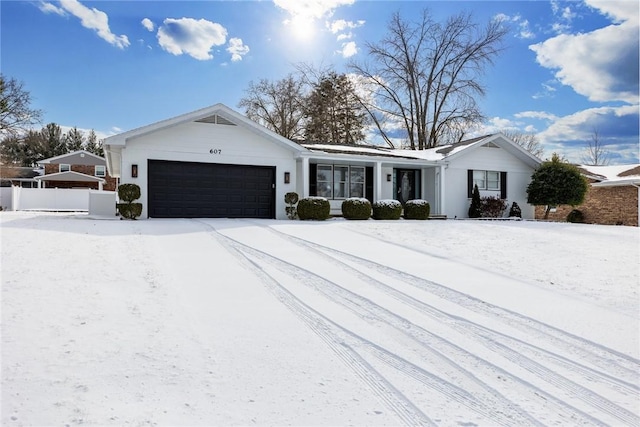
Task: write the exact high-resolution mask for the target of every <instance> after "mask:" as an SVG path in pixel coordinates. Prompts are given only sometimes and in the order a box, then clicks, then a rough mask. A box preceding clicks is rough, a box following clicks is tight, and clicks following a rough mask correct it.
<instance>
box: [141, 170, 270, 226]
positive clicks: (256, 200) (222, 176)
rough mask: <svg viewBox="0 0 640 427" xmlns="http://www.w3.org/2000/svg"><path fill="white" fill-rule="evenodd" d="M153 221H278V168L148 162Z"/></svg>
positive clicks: (150, 205) (149, 198)
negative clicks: (178, 219) (247, 219)
mask: <svg viewBox="0 0 640 427" xmlns="http://www.w3.org/2000/svg"><path fill="white" fill-rule="evenodd" d="M147 170H148V203H149V206H148V209H149V210H148V214H149V217H153V218H267V219H271V218H275V167H273V166H253V165H231V164H219V163H195V162H179V161H167V160H149V161H148V169H147Z"/></svg>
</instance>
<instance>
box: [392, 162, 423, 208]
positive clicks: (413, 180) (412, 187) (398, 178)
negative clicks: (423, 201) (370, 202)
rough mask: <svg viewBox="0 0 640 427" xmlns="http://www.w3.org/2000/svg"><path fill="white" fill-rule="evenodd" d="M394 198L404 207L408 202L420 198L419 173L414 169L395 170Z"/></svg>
mask: <svg viewBox="0 0 640 427" xmlns="http://www.w3.org/2000/svg"><path fill="white" fill-rule="evenodd" d="M395 189H396V191H395V193H396V195H395V197H396V200H399V201H400V203H402V205H404V204H405V203H406V202H407V201H408V200H413V199H419V198H420V171H419V170H415V169H396V174H395Z"/></svg>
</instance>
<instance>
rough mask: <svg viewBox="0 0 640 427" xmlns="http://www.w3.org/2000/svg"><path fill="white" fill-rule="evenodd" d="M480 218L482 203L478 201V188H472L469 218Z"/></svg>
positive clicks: (475, 186)
mask: <svg viewBox="0 0 640 427" xmlns="http://www.w3.org/2000/svg"><path fill="white" fill-rule="evenodd" d="M481 216H482V202H481V201H480V190H478V186H477V185H474V186H473V193H471V206H469V218H480V217H481Z"/></svg>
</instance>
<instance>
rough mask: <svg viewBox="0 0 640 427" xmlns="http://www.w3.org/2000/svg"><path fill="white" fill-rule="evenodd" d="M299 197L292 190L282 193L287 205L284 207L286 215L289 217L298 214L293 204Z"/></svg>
mask: <svg viewBox="0 0 640 427" xmlns="http://www.w3.org/2000/svg"><path fill="white" fill-rule="evenodd" d="M299 199H300V197H299V196H298V193H296V192H293V191H292V192H290V193H287V194H285V195H284V202H285V203H286V204H287V207H286V208H285V209H286V211H287V217H289V219H296V217H297V216H298V211H297V209H296V206H295V205H296V203H298V200H299Z"/></svg>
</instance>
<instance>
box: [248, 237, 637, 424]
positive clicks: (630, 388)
mask: <svg viewBox="0 0 640 427" xmlns="http://www.w3.org/2000/svg"><path fill="white" fill-rule="evenodd" d="M259 226H260V225H259ZM266 228H268V229H269V230H271V231H273V232H274V233H276V234H278V235H284V236H285V237H286V238H289V239H290V240H293V241H294V242H295V243H298V244H302V245H303V246H306V247H309V248H311V249H315V250H316V251H319V252H320V254H322V255H324V256H327V257H330V258H331V259H332V261H334V262H337V263H340V264H342V265H343V268H346V269H351V270H355V271H357V272H358V273H359V274H360V275H364V276H365V278H366V280H367V281H368V282H369V283H371V284H374V283H375V284H376V286H377V287H378V288H381V289H382V290H383V291H385V292H386V293H388V294H391V295H392V296H394V297H395V298H397V299H400V300H402V301H404V302H407V303H409V304H410V305H412V306H414V307H415V308H416V309H418V310H420V311H423V310H426V311H427V312H429V314H430V315H432V316H434V317H436V318H437V319H438V320H439V321H444V322H447V323H449V324H452V325H453V326H454V327H459V326H462V327H464V328H465V329H467V330H469V331H470V332H471V333H473V334H474V335H475V336H476V337H481V338H482V341H483V342H484V344H485V345H486V346H487V347H489V348H491V349H492V350H494V351H495V352H497V353H499V354H501V355H502V356H504V357H506V358H507V359H508V360H511V361H512V362H514V363H515V364H516V365H518V366H521V367H523V368H524V369H526V370H528V371H529V372H531V373H533V374H535V375H537V376H538V377H540V378H542V379H543V380H545V381H546V382H548V383H550V384H552V385H554V386H556V387H558V388H560V389H562V390H564V391H565V392H567V393H568V394H569V395H570V396H575V397H577V398H579V399H580V400H582V401H584V402H586V403H587V404H589V405H590V406H592V407H594V408H598V409H599V410H601V411H603V412H605V413H607V414H609V415H611V416H613V417H614V418H616V419H617V420H619V421H622V422H624V423H626V424H629V425H638V424H640V417H638V416H637V415H636V414H634V413H632V412H630V411H628V410H626V409H624V408H622V407H620V406H619V405H617V404H615V403H613V402H611V401H610V400H609V399H606V398H604V397H602V396H600V395H599V394H597V393H595V392H593V391H591V390H590V389H588V388H586V387H584V386H582V385H580V384H577V383H576V382H574V381H572V380H570V379H568V378H566V377H564V376H561V375H558V373H557V372H555V371H552V370H550V369H549V368H547V367H545V366H543V365H542V364H540V363H538V362H536V361H534V360H533V359H531V358H529V357H526V356H524V355H523V354H522V353H520V352H518V351H514V350H513V349H512V348H510V347H507V346H505V345H502V344H500V341H502V340H503V339H507V340H509V341H510V342H511V343H515V344H516V345H517V346H519V347H520V348H521V349H522V348H526V349H527V350H531V349H535V350H537V355H543V356H545V357H543V358H544V359H545V360H547V361H548V360H553V361H554V362H558V361H561V363H560V365H562V366H564V367H565V368H568V369H570V370H572V371H574V372H578V373H580V374H581V375H586V376H588V377H590V378H594V377H596V378H597V379H598V380H599V381H600V382H601V383H602V382H604V383H606V384H608V385H609V386H615V387H618V388H622V389H623V392H626V393H631V394H636V395H637V394H638V393H637V392H638V387H637V386H635V385H634V384H631V383H628V382H626V381H622V380H619V379H616V378H613V377H611V376H609V375H608V374H606V373H602V372H598V371H595V370H593V369H591V368H588V367H585V366H584V365H580V364H575V363H574V364H572V363H571V362H570V361H569V360H568V359H566V358H562V357H561V356H559V355H556V354H553V353H551V352H548V351H546V350H543V349H541V348H538V347H535V346H533V345H530V344H527V343H524V342H522V341H521V340H518V339H517V338H514V337H509V336H507V335H505V334H502V333H499V332H496V331H492V330H490V329H488V328H486V327H483V326H481V325H477V324H475V323H472V322H469V321H468V320H466V319H462V318H460V317H457V316H451V315H449V314H446V313H443V312H442V311H440V310H437V309H435V308H434V307H432V306H429V305H428V304H425V303H423V302H421V301H418V300H416V299H414V298H412V297H410V296H408V295H406V294H403V293H402V292H400V291H398V290H396V289H394V288H391V287H389V286H387V285H385V284H384V283H382V282H380V281H379V280H377V279H375V278H374V277H372V276H369V275H367V274H366V273H363V272H362V271H360V270H356V269H354V268H353V267H351V266H349V265H348V264H346V263H344V262H343V261H342V260H341V259H339V258H336V257H333V256H330V255H328V254H326V253H325V252H323V251H322V250H320V249H317V248H318V247H321V248H322V249H325V250H329V251H331V252H334V253H339V255H340V256H341V257H343V256H345V255H349V254H347V253H344V252H340V251H337V250H333V249H331V248H327V247H325V246H322V245H317V244H315V243H313V242H309V241H306V240H304V239H300V238H297V237H294V236H290V235H288V234H286V233H282V232H280V231H277V230H273V229H272V228H270V227H266ZM355 258H357V257H355ZM378 266H379V265H378ZM290 273H292V274H294V273H295V272H294V271H291V272H290ZM307 273H311V272H307ZM312 274H313V273H312ZM404 274H406V273H404ZM334 285H335V284H334ZM336 286H337V285H336ZM347 292H348V291H347ZM348 298H355V299H360V300H362V299H363V298H362V297H360V296H358V295H355V294H352V295H350V296H348V297H347V299H348ZM366 303H370V301H368V300H365V301H360V303H359V306H363V305H366ZM403 320H404V319H403ZM385 321H387V322H389V320H388V319H385ZM404 321H406V320H404ZM390 323H392V322H390ZM415 328H416V325H412V327H411V329H415ZM398 329H401V328H398ZM405 329H406V328H405ZM425 332H426V331H424V330H423V333H425ZM449 345H451V343H449ZM485 362H486V361H485ZM494 368H495V366H494ZM505 374H506V373H505ZM507 375H508V374H507Z"/></svg>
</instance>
